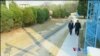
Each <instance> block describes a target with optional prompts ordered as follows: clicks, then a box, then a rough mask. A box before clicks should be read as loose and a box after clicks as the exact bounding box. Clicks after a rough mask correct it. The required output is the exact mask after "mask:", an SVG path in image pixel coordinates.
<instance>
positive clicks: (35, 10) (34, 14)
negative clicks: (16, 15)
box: [32, 7, 37, 23]
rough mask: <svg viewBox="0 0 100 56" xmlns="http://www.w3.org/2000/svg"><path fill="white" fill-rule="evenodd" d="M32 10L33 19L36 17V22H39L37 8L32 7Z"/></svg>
mask: <svg viewBox="0 0 100 56" xmlns="http://www.w3.org/2000/svg"><path fill="white" fill-rule="evenodd" d="M32 12H33V19H34V23H37V20H36V18H37V9H36V8H34V7H32Z"/></svg>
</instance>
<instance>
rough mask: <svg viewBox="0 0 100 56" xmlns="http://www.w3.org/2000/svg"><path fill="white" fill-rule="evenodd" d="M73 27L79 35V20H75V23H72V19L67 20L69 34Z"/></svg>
mask: <svg viewBox="0 0 100 56" xmlns="http://www.w3.org/2000/svg"><path fill="white" fill-rule="evenodd" d="M74 27H75V34H76V35H79V31H80V28H81V24H80V22H79V20H77V22H76V23H75V25H74V23H73V21H72V20H71V21H70V22H69V24H68V28H69V32H70V35H72V30H73V28H74Z"/></svg>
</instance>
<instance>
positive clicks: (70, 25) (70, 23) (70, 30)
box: [68, 20, 73, 35]
mask: <svg viewBox="0 0 100 56" xmlns="http://www.w3.org/2000/svg"><path fill="white" fill-rule="evenodd" d="M68 28H69V32H70V35H71V34H72V30H73V21H72V20H71V21H70V22H69V24H68Z"/></svg>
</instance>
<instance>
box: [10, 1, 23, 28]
mask: <svg viewBox="0 0 100 56" xmlns="http://www.w3.org/2000/svg"><path fill="white" fill-rule="evenodd" d="M9 8H10V10H11V11H12V13H13V16H12V18H13V21H14V28H19V27H21V26H22V11H21V9H20V8H19V7H18V6H17V5H16V3H14V2H12V3H10V5H9Z"/></svg>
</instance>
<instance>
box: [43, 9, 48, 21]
mask: <svg viewBox="0 0 100 56" xmlns="http://www.w3.org/2000/svg"><path fill="white" fill-rule="evenodd" d="M44 12H45V21H47V20H48V19H49V11H48V9H47V8H44Z"/></svg>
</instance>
